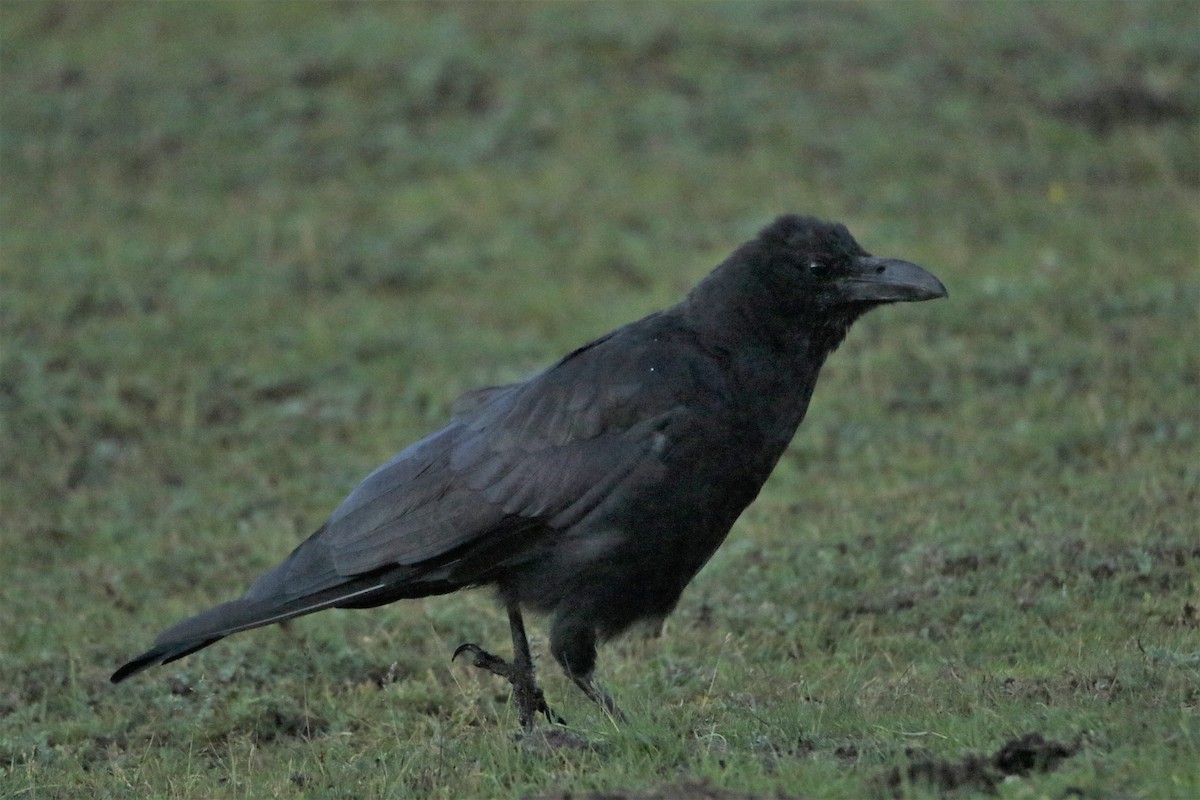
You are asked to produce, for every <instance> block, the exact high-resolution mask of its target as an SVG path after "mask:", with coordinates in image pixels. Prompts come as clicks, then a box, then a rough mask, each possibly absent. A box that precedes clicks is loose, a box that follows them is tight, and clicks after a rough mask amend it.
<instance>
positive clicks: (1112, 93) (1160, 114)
mask: <svg viewBox="0 0 1200 800" xmlns="http://www.w3.org/2000/svg"><path fill="white" fill-rule="evenodd" d="M1049 111H1050V113H1051V114H1053V115H1054V116H1056V117H1058V118H1060V119H1064V120H1066V121H1067V122H1072V123H1075V124H1077V125H1082V126H1084V127H1086V128H1088V129H1090V130H1091V131H1092V132H1093V133H1096V134H1105V133H1108V132H1109V131H1111V130H1112V129H1114V128H1117V127H1120V126H1122V125H1159V124H1162V123H1164V122H1191V121H1193V120H1195V118H1196V109H1195V108H1193V107H1191V106H1190V105H1189V104H1188V103H1187V102H1185V101H1184V99H1183V98H1182V97H1181V96H1179V95H1177V94H1167V93H1165V92H1160V91H1156V90H1155V89H1153V88H1151V87H1149V86H1147V85H1146V84H1144V83H1142V82H1141V81H1139V80H1136V79H1131V80H1125V81H1113V82H1107V83H1098V84H1096V85H1094V86H1090V87H1088V88H1086V89H1082V90H1080V91H1078V92H1075V93H1073V94H1069V95H1067V96H1065V97H1062V98H1060V99H1059V100H1057V101H1055V102H1053V103H1051V104H1050V107H1049Z"/></svg>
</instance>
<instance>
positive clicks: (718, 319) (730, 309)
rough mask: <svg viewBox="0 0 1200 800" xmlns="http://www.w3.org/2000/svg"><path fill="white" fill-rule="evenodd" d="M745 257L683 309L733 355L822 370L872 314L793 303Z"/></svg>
mask: <svg viewBox="0 0 1200 800" xmlns="http://www.w3.org/2000/svg"><path fill="white" fill-rule="evenodd" d="M741 255H742V253H741V251H738V252H736V253H734V254H733V256H731V257H730V258H729V259H727V260H726V261H725V262H724V263H722V264H721V265H720V266H718V267H717V268H716V269H714V270H713V271H712V272H710V273H709V274H708V275H707V276H706V277H705V278H704V279H703V280H702V281H700V283H699V284H697V285H696V287H695V288H693V289H692V291H691V292H689V293H688V295H687V297H686V298H684V300H683V301H682V302H681V303H680V307H681V310H682V311H683V315H684V318H685V319H687V320H688V322H689V324H690V325H692V326H693V327H694V328H696V329H697V330H700V331H703V332H704V334H705V336H706V338H709V339H710V340H718V341H721V342H722V344H723V345H724V346H725V347H726V348H728V349H731V350H740V349H759V348H765V349H766V350H767V351H768V352H772V353H775V354H778V356H780V357H782V358H785V359H788V360H799V361H802V362H805V363H804V366H805V367H806V368H813V367H816V368H820V366H821V364H822V363H823V362H824V361H825V358H826V357H827V356H828V355H829V354H830V353H832V352H833V351H834V350H836V349H837V347H838V345H840V344H841V343H842V341H843V340H844V339H845V338H846V333H847V331H849V329H850V326H851V325H853V324H854V322H855V320H857V319H858V318H859V317H861V316H862V315H863V314H864V313H865V312H866V311H868V310H869V306H868V305H866V304H860V305H839V306H836V307H834V308H823V307H822V306H820V305H819V304H818V303H817V302H815V301H814V300H813V299H812V298H807V297H788V296H786V294H785V293H783V292H780V291H778V290H777V288H776V287H774V286H772V285H771V284H770V281H769V280H766V279H764V278H763V277H762V274H763V271H762V270H756V269H753V268H752V267H751V266H750V264H749V263H748V262H749V259H744V258H740V256H741ZM768 273H769V271H768Z"/></svg>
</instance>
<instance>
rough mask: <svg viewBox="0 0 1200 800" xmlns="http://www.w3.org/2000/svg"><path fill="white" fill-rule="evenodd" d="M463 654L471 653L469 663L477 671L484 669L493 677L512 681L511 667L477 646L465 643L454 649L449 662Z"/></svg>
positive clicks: (498, 657)
mask: <svg viewBox="0 0 1200 800" xmlns="http://www.w3.org/2000/svg"><path fill="white" fill-rule="evenodd" d="M463 653H471V654H472V655H473V656H474V658H473V659H471V663H472V664H473V665H474V666H476V667H478V668H479V669H486V670H487V671H488V672H490V673H492V674H493V675H499V676H500V677H502V678H507V679H508V680H510V681H511V680H512V672H513V670H512V665H511V664H509V663H508V662H507V661H505V660H504V659H503V658H501V657H500V656H497V655H492V654H491V653H489V652H488V651H487V650H484V649H483V648H482V647H480V646H479V645H477V644H472V643H471V642H467V643H465V644H460V645H459V646H458V647H457V648H455V650H454V655H452V656H450V660H451V661H455V660H457V659H458V657H459V656H461V655H462V654H463Z"/></svg>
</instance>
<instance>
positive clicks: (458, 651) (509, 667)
mask: <svg viewBox="0 0 1200 800" xmlns="http://www.w3.org/2000/svg"><path fill="white" fill-rule="evenodd" d="M463 653H471V654H472V655H473V656H474V658H472V659H471V664H472V665H473V666H475V667H478V668H479V669H483V670H487V671H488V672H490V673H492V674H493V675H499V676H500V677H501V678H504V679H505V680H506V681H508V682H509V684H510V685H511V686H512V688H513V704H514V705H516V707H517V717H518V720H519V721H520V723H521V727H522V728H524V729H525V730H526V731H529V730H531V729H532V728H533V719H534V717H536V716H537V715H538V714H542V715H544V716H545V717H546V719H547V720H549V721H550V722H551V723H553V724H556V725H566V724H567V721H566V720H565V719H563V718H562V717H560V716H559V715H558V714H555V713H554V711H553V710H552V709H551V708H550V706H549V704H547V703H546V697H545V695H544V694H542V688H541V687H540V686H538V685H537V683H536V681H535V680H534V677H533V668H532V667H530V668H529V669H528V670H522V669H521V668H520V667H519V666H518V665H517V664H513V663H509V662H508V661H505V660H504V659H503V658H501V657H500V656H497V655H493V654H492V653H489V652H488V651H487V650H484V649H483V648H482V647H480V646H479V645H477V644H473V643H471V642H466V643H464V644H460V645H459V646H458V647H456V648H455V650H454V655H452V656H450V660H451V661H454V660H456V659H457V658H458V657H459V656H460V655H462V654H463Z"/></svg>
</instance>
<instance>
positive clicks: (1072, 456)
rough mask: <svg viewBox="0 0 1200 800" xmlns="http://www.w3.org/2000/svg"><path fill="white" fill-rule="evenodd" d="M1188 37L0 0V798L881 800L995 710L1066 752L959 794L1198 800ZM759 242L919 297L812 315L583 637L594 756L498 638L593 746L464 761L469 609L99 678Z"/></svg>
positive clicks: (494, 716)
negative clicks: (361, 496) (662, 602)
mask: <svg viewBox="0 0 1200 800" xmlns="http://www.w3.org/2000/svg"><path fill="white" fill-rule="evenodd" d="M1198 27H1200V24H1198V21H1197V16H1196V6H1195V4H1194V3H1168V2H1152V3H1132V2H1130V3H1112V2H1093V3H1088V4H1086V5H1084V4H1069V3H1048V2H1047V3H1037V4H1027V5H1022V6H1020V7H1014V6H1013V5H1011V4H1000V3H986V2H981V3H971V4H941V3H936V4H931V3H907V4H875V3H836V4H834V3H812V4H803V5H801V4H766V3H761V4H760V3H756V4H750V3H738V4H704V5H688V6H684V5H680V4H656V5H650V4H590V3H589V4H572V5H570V6H565V5H557V4H545V5H543V4H519V5H518V4H511V5H503V6H500V5H491V4H489V5H482V4H480V5H470V4H464V5H442V4H420V5H418V4H397V5H383V4H328V5H326V4H322V5H314V4H270V5H267V4H231V3H230V4H195V3H194V4H170V5H167V4H145V3H132V4H93V3H88V4H84V3H29V2H11V3H6V4H4V6H3V8H0V88H2V92H0V128H2V134H3V137H2V139H0V170H2V171H0V180H2V182H0V215H2V216H0V230H2V233H0V236H2V238H0V246H2V249H0V264H2V275H0V277H2V281H3V285H2V288H3V292H2V294H0V324H2V326H3V329H2V335H3V338H2V339H0V409H2V419H0V422H2V428H0V453H2V459H3V461H2V464H0V469H2V472H0V512H2V515H3V521H2V524H0V536H3V550H4V553H5V557H4V564H5V566H4V572H3V574H4V577H5V580H4V581H3V583H2V584H0V604H2V607H3V609H4V613H3V615H0V642H3V644H2V645H0V674H2V675H3V676H4V681H3V685H2V686H0V720H2V722H0V796H4V797H20V798H58V797H62V798H71V797H88V798H119V797H163V798H196V797H231V798H234V797H247V798H251V797H252V798H261V797H285V798H286V797H374V796H380V797H382V796H388V797H398V796H428V797H443V798H463V797H485V796H490V797H522V796H529V795H535V796H537V795H540V796H544V797H557V796H562V794H563V793H564V792H568V791H569V792H572V793H574V794H575V796H581V795H586V794H587V793H588V792H590V791H593V790H596V791H601V790H602V791H604V792H607V793H608V794H606V795H605V796H617V797H624V796H630V797H652V796H671V797H676V796H678V797H691V796H695V797H720V798H727V797H740V796H744V795H751V796H759V795H762V796H767V795H771V794H772V793H781V794H783V795H786V796H794V797H806V796H811V797H859V796H862V795H864V794H866V793H871V792H875V793H880V792H882V793H885V794H890V793H893V792H895V793H898V794H900V795H902V796H912V797H922V796H927V795H931V794H934V793H936V792H937V791H938V790H937V789H936V788H934V787H933V786H930V785H927V784H926V783H925V782H924V779H923V777H922V776H923V775H926V773H925V772H922V771H921V768H920V767H919V766H918V765H920V764H923V763H924V764H929V763H943V762H944V764H945V765H947V766H953V765H956V764H961V763H964V762H962V760H963V759H964V757H965V756H967V755H969V754H971V753H984V754H991V753H993V752H995V751H997V749H998V748H1000V747H1001V745H1003V744H1004V743H1005V742H1006V741H1010V740H1013V739H1015V738H1017V737H1019V736H1021V735H1023V734H1026V733H1031V732H1036V733H1040V734H1042V735H1044V736H1045V737H1047V738H1048V739H1052V740H1055V741H1058V742H1062V743H1066V744H1069V745H1070V746H1071V750H1072V752H1073V753H1074V754H1073V755H1072V756H1071V757H1069V758H1067V759H1065V760H1063V761H1061V763H1058V764H1057V765H1056V766H1057V769H1054V770H1053V771H1046V772H1041V771H1036V770H1035V771H1034V772H1032V773H1030V774H1028V775H1026V776H1024V777H1013V778H1010V779H1007V780H1004V781H1003V782H1001V783H999V785H998V786H996V787H995V790H996V791H998V792H999V794H1000V795H1001V796H1003V797H1006V798H1040V797H1063V796H1083V797H1088V798H1117V797H1121V798H1125V797H1138V798H1142V797H1144V798H1159V797H1179V798H1185V797H1194V796H1197V795H1200V767H1197V764H1200V722H1198V721H1197V720H1198V719H1200V717H1198V711H1200V635H1198V633H1197V627H1198V625H1200V620H1198V612H1197V610H1196V609H1197V607H1198V606H1200V532H1198V528H1197V525H1196V522H1195V513H1196V508H1197V506H1198V501H1200V467H1198V466H1197V464H1198V463H1200V462H1198V459H1197V454H1198V452H1200V447H1198V445H1200V411H1198V405H1197V399H1196V398H1197V396H1198V387H1200V348H1198V347H1197V344H1198V343H1200V335H1198V334H1200V327H1198V325H1197V307H1198V305H1200V270H1197V266H1198V261H1200V193H1198V191H1197V189H1198V187H1200V156H1198V153H1200V135H1198V133H1197V125H1196V119H1197V117H1196V109H1197V108H1200V90H1198V89H1197V87H1198V86H1200V82H1198V81H1197V73H1198V72H1200V47H1198V46H1197V44H1196V42H1197V41H1200V37H1198V36H1197V32H1198ZM1127 85H1133V86H1134V87H1135V93H1138V94H1137V97H1140V98H1141V99H1142V100H1143V101H1144V103H1143V104H1142V105H1141V106H1139V105H1138V103H1137V102H1132V101H1131V102H1128V103H1125V104H1124V105H1121V106H1120V108H1118V109H1117V111H1115V112H1113V113H1114V114H1116V116H1115V117H1114V118H1113V120H1115V121H1110V122H1108V123H1105V122H1103V119H1105V118H1104V117H1103V114H1104V113H1107V112H1105V111H1104V109H1105V108H1107V106H1106V105H1105V101H1104V98H1105V97H1106V96H1108V95H1106V94H1105V93H1106V92H1107V91H1109V90H1110V89H1111V88H1112V87H1114V86H1127ZM1139 87H1140V88H1139ZM1155 103H1157V104H1158V105H1157V106H1156V105H1155ZM1081 108H1082V109H1085V110H1084V111H1080V109H1081ZM1089 108H1090V109H1091V111H1090V112H1088V111H1087V110H1086V109H1089ZM1154 108H1158V111H1154V110H1153V109H1154ZM1097 109H1099V110H1097ZM1089 113H1090V114H1091V116H1089ZM1097 114H1099V115H1100V116H1096V115H1097ZM1097 119H1100V120H1101V122H1099V123H1098V122H1097V121H1096V120H1097ZM784 211H801V212H807V213H813V214H816V215H820V216H825V217H830V218H836V219H840V220H842V221H845V222H846V223H847V224H848V225H849V226H850V228H851V230H853V231H854V232H855V233H856V235H857V236H858V238H859V239H860V240H861V241H862V242H864V244H865V245H866V246H867V247H868V248H869V249H871V250H872V251H874V252H878V253H881V254H886V255H894V256H898V257H904V258H909V259H911V260H914V261H917V262H918V263H922V264H924V265H926V266H928V267H930V268H931V269H932V270H933V271H934V272H935V273H936V274H938V275H939V277H941V278H942V279H943V280H944V281H945V283H946V284H947V286H948V287H949V289H950V294H951V298H950V300H949V301H948V302H941V303H931V304H926V305H921V306H915V307H897V308H892V309H886V310H884V311H881V312H877V313H876V314H874V315H872V316H871V317H868V318H867V319H865V320H863V321H862V322H861V323H859V325H858V326H856V328H855V329H854V331H852V332H851V335H850V337H849V340H848V341H847V343H846V344H845V345H844V346H843V347H842V348H841V350H840V351H839V352H838V353H836V354H834V356H833V357H832V358H831V360H830V362H829V364H828V365H827V368H826V370H825V373H824V375H823V377H822V382H821V384H820V386H819V387H818V389H817V393H816V397H815V399H814V402H813V405H812V408H811V409H810V412H809V418H808V419H807V421H806V422H805V424H804V425H803V426H802V428H801V432H800V435H799V436H798V437H797V439H796V441H795V442H794V443H793V446H792V448H791V450H790V451H789V452H788V454H787V455H786V456H785V457H784V460H783V462H782V463H781V465H780V467H779V468H778V470H777V471H776V474H775V475H774V476H773V477H772V479H771V481H770V482H769V483H768V485H767V487H766V488H765V489H764V491H763V493H762V495H761V497H760V499H759V500H758V502H757V503H756V504H755V505H754V506H752V507H751V508H750V509H749V510H748V511H747V513H746V514H745V515H744V516H743V518H742V520H741V521H740V522H739V523H738V525H737V526H736V528H735V529H734V532H733V533H732V535H731V536H730V539H729V541H728V542H727V543H726V545H725V546H724V547H723V548H722V549H721V551H719V552H718V554H717V555H716V557H715V558H714V559H713V561H712V563H711V564H710V565H709V566H708V567H707V568H706V569H705V570H704V571H703V572H702V573H701V575H700V576H699V577H698V578H697V579H696V581H695V582H694V583H693V585H692V586H691V587H690V588H689V589H688V591H687V592H686V593H685V595H684V598H683V600H682V602H681V604H680V608H679V609H678V611H677V612H676V614H675V615H674V616H672V617H671V618H670V620H669V621H668V623H667V626H666V628H665V631H664V633H663V635H662V636H661V637H660V638H657V639H645V638H642V637H639V636H630V637H627V638H625V639H622V640H620V641H617V642H614V643H612V644H610V645H608V646H606V647H605V648H604V649H603V650H602V652H601V664H600V669H601V672H602V676H601V677H602V680H603V682H604V684H605V685H606V686H607V687H608V688H610V689H611V690H613V692H614V693H615V694H616V696H617V697H618V698H619V699H620V701H621V703H622V704H623V705H624V706H625V707H626V709H627V710H628V711H629V712H630V716H631V721H630V722H629V723H628V724H626V725H622V726H614V725H613V724H611V723H610V722H609V721H608V720H606V719H605V718H603V717H602V716H601V715H600V714H599V713H598V712H597V711H596V710H594V709H592V708H590V707H588V706H587V705H586V703H585V702H584V701H583V699H582V698H581V697H578V696H577V693H576V692H574V691H573V689H572V688H571V687H570V686H569V685H568V683H567V682H566V681H565V679H564V678H562V677H561V676H560V675H558V674H556V670H555V669H553V668H552V667H551V665H549V664H548V663H545V662H547V661H548V659H546V658H545V656H544V653H545V650H544V640H543V639H542V636H541V635H540V634H541V633H543V631H542V628H541V626H540V625H539V624H536V623H535V625H534V629H535V631H536V633H537V634H539V635H535V642H534V645H535V650H536V652H537V653H539V654H541V655H542V660H543V662H544V665H545V666H546V668H545V669H544V670H543V680H544V685H545V688H546V691H547V693H548V695H549V696H550V698H551V701H552V702H553V703H554V704H555V705H556V707H558V708H559V709H560V710H561V711H562V713H563V714H564V716H566V717H567V718H568V719H569V720H570V721H571V722H572V723H573V727H574V728H575V729H576V730H577V731H579V732H580V733H581V734H582V735H584V736H586V737H587V739H588V740H590V741H591V742H592V744H593V747H592V748H591V749H585V750H573V749H550V748H545V747H537V746H533V745H531V744H529V743H526V744H516V743H514V742H513V740H512V737H511V733H512V731H513V730H514V727H515V722H514V717H513V713H512V711H511V710H510V708H509V707H508V706H507V704H506V697H505V694H504V692H503V688H504V687H502V686H500V685H498V684H497V682H496V681H494V680H489V679H486V678H485V677H484V676H481V675H478V674H475V673H474V672H473V671H472V670H470V669H469V668H467V667H464V666H461V665H454V666H452V665H450V664H449V663H448V661H447V659H448V655H449V653H450V651H451V650H452V648H453V647H454V646H455V645H457V644H458V643H459V642H461V641H464V640H479V641H483V642H495V643H497V644H500V643H502V642H503V641H504V640H505V637H506V630H505V628H506V626H505V624H504V619H503V615H502V614H501V613H500V612H498V611H497V609H496V608H495V607H494V605H493V603H492V601H491V598H490V597H488V596H487V595H486V593H482V592H476V593H466V594H463V595H456V596H451V597H445V598H437V599H432V600H428V601H418V602H408V603H403V604H399V605H395V606H390V607H387V608H385V609H381V610H378V611H371V612H340V611H338V612H328V613H324V614H321V615H317V616H315V617H309V618H305V619H302V620H298V621H296V622H295V623H294V624H292V625H291V626H290V627H289V628H287V629H269V630H263V631H257V632H254V633H250V634H246V635H242V636H237V637H233V638H231V639H229V640H226V641H225V642H222V643H220V644H218V645H216V646H214V647H212V648H210V649H209V650H206V651H205V652H204V653H202V654H198V655H196V656H193V657H191V658H189V659H186V660H184V661H181V662H178V663H176V664H172V665H170V666H168V667H166V668H162V669H160V670H157V671H155V672H153V673H151V674H149V675H147V676H145V677H144V678H142V679H139V680H137V681H135V682H132V683H129V684H124V685H121V686H120V687H116V688H114V687H111V686H110V685H109V684H108V683H107V676H108V674H109V673H110V672H111V671H112V669H113V668H114V667H115V666H117V665H118V664H119V663H121V662H122V661H123V660H124V659H125V658H126V657H128V656H130V655H132V654H134V653H136V652H139V651H140V649H141V648H143V647H144V646H145V645H146V644H147V642H148V641H149V640H150V638H151V637H152V636H153V634H155V633H156V632H157V631H159V630H161V629H162V628H163V627H164V626H165V625H167V624H169V623H171V622H173V621H175V620H176V619H178V618H180V617H182V616H184V615H187V614H189V613H192V612H194V611H196V610H199V609H200V608H202V607H205V606H206V605H207V604H209V603H213V602H217V601H220V600H223V599H228V598H230V597H232V596H234V595H235V594H237V593H239V592H240V591H241V590H242V589H243V588H244V587H245V585H246V584H247V583H248V582H249V581H250V580H252V579H253V578H254V577H255V576H256V575H257V574H259V573H260V572H261V571H262V570H264V569H265V568H267V567H269V566H270V565H272V564H274V563H275V562H276V561H277V560H278V559H279V558H280V557H282V556H283V555H285V554H286V553H287V552H288V551H289V550H290V548H291V547H292V546H294V545H295V544H296V543H297V542H298V541H299V540H300V539H301V538H302V537H304V536H305V535H307V534H308V533H309V532H310V531H311V530H312V529H313V528H315V527H316V526H317V525H318V524H319V523H320V521H321V520H322V519H323V517H324V515H325V514H327V513H328V512H329V510H331V509H332V508H333V507H334V505H336V503H337V502H338V501H339V500H340V499H341V498H342V497H343V496H344V494H345V493H346V492H347V491H348V490H349V489H350V488H352V487H353V485H354V484H355V482H356V481H357V480H358V479H359V478H361V477H362V476H363V475H365V474H366V473H367V472H368V471H369V470H370V469H371V468H372V467H373V466H375V465H376V464H377V463H379V462H381V461H382V460H384V459H386V458H387V457H389V456H390V455H391V454H392V453H393V452H395V451H396V450H398V449H399V448H400V447H401V446H403V445H405V444H407V443H408V442H410V441H412V440H414V439H415V438H416V437H418V436H420V435H421V434H423V433H424V432H426V431H428V430H430V429H432V428H434V427H436V426H437V425H439V424H440V423H441V421H443V420H444V419H445V418H446V415H447V413H448V409H449V406H450V403H451V402H452V401H453V399H454V398H455V397H456V396H457V395H458V394H460V393H461V392H463V391H466V390H468V389H470V388H473V387H476V386H479V385H484V384H487V383H494V382H498V381H504V380H510V379H514V378H517V377H519V376H521V375H524V374H526V373H528V372H529V371H531V370H533V369H536V368H538V367H540V366H542V365H544V364H546V363H548V362H549V361H551V360H552V359H553V358H555V357H556V356H558V355H560V354H561V353H563V352H565V351H566V350H568V349H570V348H571V347H574V346H576V345H578V344H580V343H582V342H584V341H586V340H588V339H589V338H591V337H593V336H595V335H598V334H600V333H603V332H605V331H606V330H608V329H609V328H611V327H613V326H615V325H617V324H620V323H622V322H626V321H629V320H631V319H634V318H636V317H637V316H639V315H641V314H643V313H645V312H647V311H649V310H651V309H654V308H657V307H661V306H663V305H665V304H668V303H670V302H673V301H674V300H675V299H677V298H678V297H679V296H680V295H681V294H682V292H683V291H685V290H686V288H687V287H689V286H690V285H691V284H692V283H694V282H695V281H696V280H697V279H698V278H699V277H701V276H702V275H703V274H704V273H705V272H706V271H707V270H708V269H709V268H711V266H712V265H713V264H715V263H716V262H717V261H718V260H719V259H720V258H721V257H723V256H724V255H725V254H726V253H727V252H728V251H729V250H730V249H731V248H732V247H733V246H734V245H736V244H737V243H739V242H740V241H742V240H743V239H745V238H747V237H748V236H749V235H751V234H752V233H753V232H754V231H755V230H756V228H757V227H758V226H760V225H762V224H763V223H765V222H766V221H768V220H769V219H771V218H772V216H774V215H775V214H777V213H780V212H784ZM930 774H932V773H930ZM889 776H890V780H891V782H889ZM935 783H936V780H935ZM954 783H955V781H949V782H948V783H947V782H945V781H943V784H944V788H946V789H947V790H949V789H948V787H949V786H951V785H953V784H954ZM958 783H960V784H961V786H960V788H959V790H958V791H960V792H965V793H970V792H972V791H982V790H983V788H984V787H985V784H980V783H978V782H975V783H972V782H971V781H970V780H964V781H959V782H958ZM656 792H658V794H655V793H656ZM671 792H674V794H670V793H671ZM1072 793H1074V794H1072Z"/></svg>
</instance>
